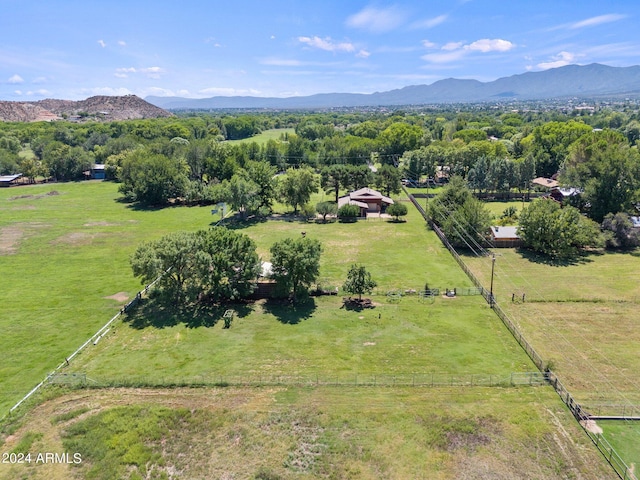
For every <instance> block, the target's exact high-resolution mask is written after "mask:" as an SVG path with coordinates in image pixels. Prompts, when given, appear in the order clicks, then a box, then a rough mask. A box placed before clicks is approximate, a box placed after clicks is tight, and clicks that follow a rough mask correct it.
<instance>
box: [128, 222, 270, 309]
mask: <svg viewBox="0 0 640 480" xmlns="http://www.w3.org/2000/svg"><path fill="white" fill-rule="evenodd" d="M130 261H131V267H132V269H133V274H134V276H136V277H139V278H140V279H141V281H142V283H144V284H148V283H150V282H152V281H154V280H155V279H156V278H158V277H160V279H159V281H158V283H157V284H156V290H157V291H158V292H159V293H160V297H161V298H163V299H165V300H168V301H171V302H173V303H174V304H177V305H183V304H188V303H192V302H197V301H203V300H207V301H214V302H221V301H226V300H235V299H239V298H244V297H246V296H248V295H249V294H251V293H252V292H253V282H254V280H255V278H256V277H257V274H258V271H259V268H260V259H259V258H258V254H257V253H256V246H255V243H254V242H253V240H251V239H250V238H249V237H248V236H246V235H244V234H242V233H238V232H235V231H232V230H227V229H226V228H223V227H216V228H212V229H209V230H201V231H197V232H174V233H170V234H168V235H165V236H163V237H161V238H160V239H158V240H155V241H152V242H145V243H143V244H141V245H140V246H139V247H138V248H137V249H136V251H135V253H134V254H133V255H132V256H131V259H130Z"/></svg>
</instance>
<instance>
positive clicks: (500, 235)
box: [491, 226, 520, 240]
mask: <svg viewBox="0 0 640 480" xmlns="http://www.w3.org/2000/svg"><path fill="white" fill-rule="evenodd" d="M491 235H492V236H493V238H494V239H496V240H507V239H514V238H520V236H519V235H518V227H500V226H494V227H491Z"/></svg>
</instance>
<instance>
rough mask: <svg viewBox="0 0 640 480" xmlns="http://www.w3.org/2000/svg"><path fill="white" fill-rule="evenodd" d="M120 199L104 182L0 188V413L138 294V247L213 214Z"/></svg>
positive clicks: (200, 224) (200, 223) (197, 225)
mask: <svg viewBox="0 0 640 480" xmlns="http://www.w3.org/2000/svg"><path fill="white" fill-rule="evenodd" d="M118 197H119V194H118V193H117V186H116V185H114V184H110V183H104V182H86V183H66V184H49V185H38V186H28V187H19V188H8V189H2V190H0V278H1V279H2V289H0V303H1V304H2V305H3V312H2V315H1V316H0V331H2V332H3V335H2V336H0V351H2V352H3V362H2V364H1V365H0V384H1V385H2V388H1V389H0V409H1V410H2V411H3V412H6V411H7V409H8V408H9V407H10V406H11V405H12V404H13V403H15V402H17V401H18V400H19V399H20V398H21V397H22V396H23V395H24V394H26V393H27V392H28V391H29V390H30V389H31V388H32V387H33V386H35V384H36V383H38V382H39V381H40V380H42V379H43V378H44V376H45V375H46V373H48V372H49V371H51V370H52V369H53V368H55V367H56V366H57V365H59V364H60V363H61V362H63V361H64V359H65V357H66V356H67V355H70V354H71V353H72V352H73V351H75V349H76V348H77V347H79V346H80V345H81V344H82V343H83V342H84V341H85V340H86V339H88V338H89V337H90V336H91V335H92V334H93V333H95V332H96V330H97V329H98V328H100V326H102V325H103V324H104V323H106V321H107V320H109V318H111V317H112V316H113V315H114V314H115V313H117V311H118V310H119V308H120V306H121V305H122V304H123V300H124V299H125V298H132V296H133V295H135V293H136V292H137V291H138V290H139V289H140V285H139V282H138V281H137V280H136V279H135V278H134V277H133V275H132V273H131V268H130V267H129V264H128V259H129V255H130V254H131V253H132V252H133V251H134V250H135V248H136V246H137V245H138V244H139V243H140V242H142V241H144V240H149V239H152V238H157V237H159V236H161V235H163V234H165V233H168V232H170V231H173V230H178V229H180V230H196V229H198V228H206V227H207V226H208V225H209V222H210V221H211V213H210V209H209V208H198V207H192V208H181V209H177V208H167V209H163V210H157V211H144V210H136V209H135V208H131V207H130V206H128V205H126V204H123V203H119V202H117V201H116V199H117V198H118ZM116 294H120V297H121V298H120V299H112V298H109V297H112V296H114V295H116ZM116 297H118V295H116Z"/></svg>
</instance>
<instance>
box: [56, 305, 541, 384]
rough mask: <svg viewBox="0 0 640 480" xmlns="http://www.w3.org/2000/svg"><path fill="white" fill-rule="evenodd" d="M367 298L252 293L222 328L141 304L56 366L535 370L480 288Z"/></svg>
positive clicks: (381, 372)
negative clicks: (259, 297) (447, 295)
mask: <svg viewBox="0 0 640 480" xmlns="http://www.w3.org/2000/svg"><path fill="white" fill-rule="evenodd" d="M373 300H374V304H375V307H374V308H371V309H364V310H361V311H357V310H345V309H344V308H341V301H340V299H338V298H336V297H319V298H315V299H312V300H311V301H309V302H308V303H306V304H303V305H298V306H296V307H292V306H289V305H279V304H272V303H271V302H264V301H261V302H258V303H256V304H252V305H248V306H246V307H244V308H242V307H241V308H239V312H238V316H236V318H234V320H233V323H232V325H231V328H229V329H225V328H223V322H221V321H220V317H221V314H222V311H217V312H200V313H195V314H194V313H192V312H186V313H184V314H181V313H178V312H168V311H158V310H157V309H156V308H154V307H153V306H152V305H150V304H149V303H146V304H143V305H142V306H141V307H140V308H139V309H138V310H137V311H136V312H135V313H133V314H132V315H130V316H129V317H128V318H127V320H126V321H124V322H122V323H120V322H118V323H117V325H116V327H115V328H113V329H112V330H111V331H110V333H109V334H108V335H107V336H106V337H105V338H103V339H102V340H101V341H100V343H99V344H98V345H97V346H92V347H91V349H90V350H88V351H87V352H86V353H83V354H82V355H81V356H80V357H79V358H78V359H77V361H75V362H74V363H73V365H72V366H71V367H70V368H69V369H67V370H65V371H69V372H82V373H86V375H87V377H88V378H90V379H91V381H96V382H100V383H109V382H116V383H117V382H119V381H121V380H122V381H123V382H124V383H128V384H140V385H147V384H151V385H153V384H157V383H162V382H165V383H183V382H184V383H197V382H199V381H200V379H203V381H206V382H207V383H213V382H216V381H218V379H220V381H222V382H225V381H229V382H238V381H240V382H242V381H258V380H259V379H260V378H262V379H265V380H266V379H270V378H278V377H280V376H284V377H302V378H304V379H307V380H309V381H311V382H314V381H315V379H318V380H319V381H320V382H321V383H331V382H333V381H334V379H335V380H336V381H339V382H345V381H347V382H352V383H355V382H357V381H358V380H357V379H358V378H359V379H360V382H361V383H362V382H364V381H367V382H371V381H372V379H374V381H376V380H375V378H378V380H377V382H378V383H382V381H383V379H385V381H386V382H389V378H390V377H391V376H399V377H403V378H404V379H405V381H406V378H411V376H412V375H414V374H416V375H417V376H418V378H419V379H422V380H424V379H425V378H427V379H428V378H429V375H430V374H436V378H437V379H438V378H441V377H442V374H452V375H470V374H476V375H480V376H482V375H493V379H494V380H493V382H494V383H496V382H498V381H505V379H506V380H507V382H508V379H509V376H510V374H511V373H512V372H528V371H532V370H534V369H535V367H533V365H532V364H531V362H530V361H529V359H528V358H527V357H526V355H525V354H524V352H523V351H522V350H521V349H520V347H518V345H517V344H516V343H515V342H514V341H513V340H512V338H511V337H510V334H509V333H508V331H507V330H506V329H505V328H504V327H503V325H502V324H501V323H500V321H499V320H498V319H496V318H495V315H493V312H492V311H491V310H490V309H489V308H488V306H486V305H483V304H482V299H481V297H478V296H476V297H458V298H455V299H442V298H438V299H436V300H435V301H434V302H433V303H426V302H423V301H421V300H418V299H417V298H415V297H413V298H403V299H402V300H401V301H400V302H399V303H389V302H387V301H386V298H384V297H382V298H379V297H373Z"/></svg>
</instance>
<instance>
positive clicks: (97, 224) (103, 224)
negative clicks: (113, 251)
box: [84, 222, 118, 227]
mask: <svg viewBox="0 0 640 480" xmlns="http://www.w3.org/2000/svg"><path fill="white" fill-rule="evenodd" d="M84 226H85V227H117V226H118V224H117V223H112V222H89V223H85V224H84Z"/></svg>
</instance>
